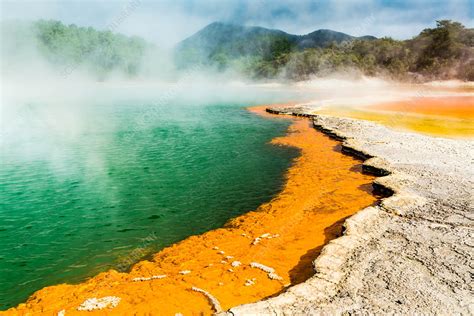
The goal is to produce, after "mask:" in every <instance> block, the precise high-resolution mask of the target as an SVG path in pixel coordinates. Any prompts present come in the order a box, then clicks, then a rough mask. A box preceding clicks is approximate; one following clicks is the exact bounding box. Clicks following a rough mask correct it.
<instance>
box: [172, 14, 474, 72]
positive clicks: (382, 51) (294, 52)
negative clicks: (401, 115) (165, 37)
mask: <svg viewBox="0 0 474 316" xmlns="http://www.w3.org/2000/svg"><path fill="white" fill-rule="evenodd" d="M473 34H474V30H473V29H466V28H465V27H464V26H463V25H462V24H460V23H458V22H452V21H448V20H444V21H438V22H437V25H436V27H435V28H432V29H426V30H423V31H422V32H421V33H420V35H418V36H416V37H414V38H413V39H410V40H405V41H398V40H394V39H392V38H389V37H385V38H381V39H377V38H375V37H373V36H363V37H353V36H350V35H347V34H344V33H340V32H335V31H332V30H318V31H315V32H312V33H309V34H307V35H303V36H297V35H291V34H288V33H285V32H282V31H278V30H270V29H265V28H261V27H245V26H239V25H231V24H224V23H213V24H210V25H209V26H207V27H205V28H204V29H202V30H201V31H199V32H198V33H196V34H195V35H193V36H191V37H189V38H187V39H185V40H184V41H182V42H181V43H179V44H178V45H177V47H176V54H175V56H176V62H177V65H178V66H179V67H187V66H189V65H195V64H200V65H206V66H211V67H216V68H217V69H219V70H225V69H233V70H237V71H240V72H242V73H244V74H246V75H247V76H250V77H252V78H286V79H290V80H305V79H308V78H310V77H312V76H325V75H329V74H332V73H334V72H350V73H360V74H364V75H368V76H384V77H389V78H393V79H398V80H418V81H423V80H432V79H461V80H474V70H473V69H474V48H473V41H474V40H473V36H474V35H473Z"/></svg>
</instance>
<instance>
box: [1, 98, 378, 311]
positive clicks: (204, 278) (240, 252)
mask: <svg viewBox="0 0 474 316" xmlns="http://www.w3.org/2000/svg"><path fill="white" fill-rule="evenodd" d="M249 110H250V111H252V112H254V113H257V114H262V115H263V114H264V113H265V112H264V107H253V108H250V109H249ZM272 119H291V120H293V121H292V125H291V126H290V128H289V131H288V133H287V135H286V136H284V137H280V138H276V139H274V140H273V141H272V143H273V144H275V145H280V146H294V147H297V148H299V149H300V153H301V154H300V155H299V157H298V158H296V159H295V161H294V163H293V165H292V167H291V168H290V169H289V170H288V171H287V179H286V184H285V185H284V188H283V189H282V191H281V192H280V194H278V195H277V196H276V197H275V198H273V199H272V200H271V201H270V202H268V203H265V204H263V205H261V206H260V207H259V208H258V209H257V210H255V211H252V212H249V213H247V214H245V215H242V216H239V217H237V218H234V219H232V220H231V221H229V222H228V223H227V224H226V226H225V227H223V228H220V229H216V230H213V231H210V232H207V233H205V234H202V235H198V236H192V237H189V238H187V239H185V240H183V241H181V242H179V243H177V244H175V245H173V246H170V247H168V248H165V249H163V250H162V251H160V252H159V253H157V254H155V255H154V257H153V259H152V260H151V261H141V262H139V263H137V264H136V265H135V266H134V267H133V268H132V270H131V271H130V272H129V273H119V272H117V271H114V270H111V271H108V272H104V273H101V274H99V275H97V276H95V277H93V278H91V279H89V280H87V281H85V282H83V283H80V284H76V285H68V284H61V285H56V286H50V287H46V288H44V289H42V290H40V291H38V292H36V293H35V294H34V295H32V296H31V297H30V299H29V300H28V301H27V302H26V303H24V304H20V305H19V306H17V307H16V308H12V309H10V310H8V311H6V312H5V314H6V315H57V314H58V312H60V313H61V314H62V313H64V315H82V314H84V313H85V312H84V311H79V310H78V307H79V306H81V304H83V303H84V301H86V300H88V299H91V298H97V299H101V298H104V297H114V298H115V301H114V302H115V304H110V305H109V306H108V307H105V308H103V309H101V310H94V311H92V312H89V313H91V314H105V315H150V314H152V315H175V314H177V313H181V314H183V315H197V314H211V313H213V312H215V310H216V306H215V305H214V306H213V305H212V302H213V301H214V299H215V300H217V301H218V302H219V305H220V307H221V308H222V309H223V310H226V309H229V308H231V307H233V306H236V305H240V304H243V303H250V302H255V301H258V300H261V299H264V298H266V297H269V296H272V295H276V294H278V293H280V292H282V291H284V290H285V288H286V287H288V286H290V285H293V284H297V283H300V282H303V281H304V280H306V279H308V278H309V277H310V276H311V275H313V273H314V272H313V268H312V261H313V260H314V259H315V258H316V257H317V256H318V254H319V252H320V250H321V248H322V247H323V245H325V244H326V243H327V242H328V241H329V240H330V239H333V238H336V237H338V236H339V235H340V234H341V229H342V226H341V225H342V223H343V221H344V220H345V219H346V218H347V217H348V216H350V215H352V214H354V213H356V212H357V211H359V210H360V209H362V208H364V207H366V206H369V205H372V204H374V203H375V202H376V200H377V199H376V197H375V196H374V195H372V194H371V191H372V189H371V182H372V181H373V179H374V177H372V176H369V175H366V174H363V173H362V172H361V162H360V161H357V160H355V159H354V158H352V157H349V156H346V155H343V154H342V153H341V151H340V144H339V143H338V142H336V141H334V140H332V139H329V138H328V137H327V136H325V135H323V134H321V133H320V132H317V131H316V130H315V129H314V128H313V127H312V126H311V124H310V121H309V120H307V119H304V118H281V117H279V118H272ZM193 289H194V290H193ZM201 290H202V291H201ZM203 291H205V292H203ZM209 294H210V295H211V296H209ZM114 298H112V300H114ZM117 298H119V299H120V300H118V299H117ZM117 302H118V304H117ZM217 309H219V306H217Z"/></svg>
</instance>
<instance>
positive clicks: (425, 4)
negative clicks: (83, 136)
mask: <svg viewBox="0 0 474 316" xmlns="http://www.w3.org/2000/svg"><path fill="white" fill-rule="evenodd" d="M0 1H1V18H2V20H5V19H26V20H32V19H38V18H45V19H58V20H61V21H63V22H65V23H67V24H70V23H74V24H77V25H81V26H93V27H96V28H99V29H107V28H110V26H111V25H114V29H113V30H114V31H117V32H121V33H125V34H127V35H139V36H142V37H145V38H146V39H148V40H150V41H153V42H158V43H161V44H162V45H163V46H168V47H169V46H172V45H173V44H175V43H176V42H178V41H180V40H182V39H183V38H185V37H187V36H189V35H191V34H193V33H194V32H196V31H197V30H199V29H200V28H202V27H204V26H205V25H207V24H209V23H211V22H214V21H227V22H233V23H241V24H246V25H260V26H265V27H270V28H278V29H281V30H284V31H286V32H289V33H294V34H305V33H308V32H312V31H314V30H316V29H320V28H329V29H333V30H337V31H341V32H345V33H348V34H351V35H359V36H360V35H366V34H370V35H375V36H378V37H381V36H391V37H394V38H397V39H406V38H410V37H412V36H414V35H416V34H418V33H419V32H420V31H421V30H422V29H424V28H426V27H433V26H434V25H435V21H436V20H439V19H453V20H457V21H460V22H462V23H463V24H465V25H466V26H468V27H474V0H452V1H449V0H448V1H440V0H437V1H425V0H412V1H409V0H400V1H388V0H361V1H355V0H337V1H316V0H312V1H310V0H279V1H270V0H199V1H198V0H181V1H180V0H174V1H172V0H155V1H149V0H106V1H91V0H86V1H78V0H63V1H59V0H48V1H45V0H14V1H11V0H0Z"/></svg>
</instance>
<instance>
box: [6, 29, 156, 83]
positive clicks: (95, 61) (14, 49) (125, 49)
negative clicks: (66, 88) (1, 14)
mask: <svg viewBox="0 0 474 316" xmlns="http://www.w3.org/2000/svg"><path fill="white" fill-rule="evenodd" d="M152 47H153V46H152V45H151V44H149V43H147V42H146V41H145V40H143V39H142V38H140V37H137V36H133V37H126V36H124V35H122V34H115V33H112V32H111V31H98V30H95V29H94V28H92V27H78V26H76V25H74V24H71V25H68V26H67V25H64V24H63V23H61V22H59V21H52V20H50V21H45V20H39V21H35V22H33V23H23V22H10V23H6V25H5V24H3V25H2V62H6V63H8V62H9V61H10V60H15V59H18V56H19V55H20V56H21V55H25V56H29V57H30V58H34V56H30V55H28V53H31V52H30V51H31V50H34V51H35V52H37V53H39V55H40V56H41V57H42V58H44V59H45V60H46V61H47V62H48V63H49V64H50V65H52V66H53V67H54V68H55V70H56V72H58V73H60V74H61V75H68V74H70V73H72V72H74V71H75V70H76V69H77V68H80V69H81V70H85V71H86V72H88V73H89V74H92V75H94V76H95V77H96V78H98V79H104V78H106V77H107V75H108V74H110V73H111V72H119V73H121V74H123V75H125V76H135V75H137V74H138V73H139V72H140V71H141V70H142V68H143V67H144V64H143V59H144V56H145V54H146V51H147V50H148V49H151V48H152ZM25 62H26V61H25Z"/></svg>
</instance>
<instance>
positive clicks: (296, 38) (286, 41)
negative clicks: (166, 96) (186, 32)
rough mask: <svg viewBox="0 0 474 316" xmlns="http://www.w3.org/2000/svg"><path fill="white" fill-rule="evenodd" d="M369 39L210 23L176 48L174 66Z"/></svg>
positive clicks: (333, 33) (334, 32) (271, 55)
mask: <svg viewBox="0 0 474 316" xmlns="http://www.w3.org/2000/svg"><path fill="white" fill-rule="evenodd" d="M356 39H358V40H373V39H376V37H374V36H363V37H355V36H351V35H348V34H345V33H342V32H336V31H333V30H327V29H320V30H317V31H314V32H311V33H309V34H306V35H294V34H289V33H286V32H284V31H281V30H277V29H268V28H264V27H259V26H243V25H237V24H229V23H223V22H214V23H211V24H209V25H207V26H206V27H204V28H203V29H201V30H200V31H198V32H197V33H195V34H194V35H192V36H190V37H188V38H186V39H185V40H183V41H181V42H180V43H178V45H177V46H176V56H177V62H178V64H181V65H185V64H194V63H204V64H207V63H215V62H217V63H220V62H221V63H222V62H224V61H223V59H224V58H225V59H227V60H226V62H228V59H235V58H240V57H252V56H260V57H262V58H264V59H265V58H271V57H274V56H275V54H280V53H287V52H289V51H291V50H295V49H296V50H297V49H306V48H324V47H327V46H329V45H331V44H332V43H335V44H340V43H342V42H346V41H352V40H356Z"/></svg>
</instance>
